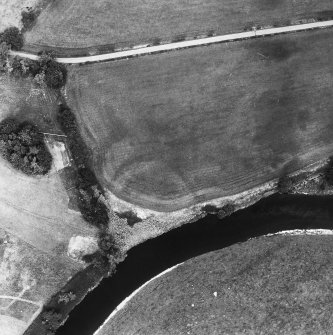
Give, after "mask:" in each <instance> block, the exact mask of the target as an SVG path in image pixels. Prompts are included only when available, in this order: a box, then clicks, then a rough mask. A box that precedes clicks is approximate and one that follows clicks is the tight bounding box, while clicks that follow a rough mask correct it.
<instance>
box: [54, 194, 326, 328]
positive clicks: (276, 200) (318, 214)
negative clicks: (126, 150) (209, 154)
mask: <svg viewBox="0 0 333 335" xmlns="http://www.w3.org/2000/svg"><path fill="white" fill-rule="evenodd" d="M332 204H333V197H331V196H326V197H320V196H295V195H273V196H270V197H268V198H266V199H263V200H261V201H259V202H258V203H256V204H255V205H253V206H251V207H248V208H246V209H243V210H240V211H238V212H236V213H234V214H233V215H231V216H230V217H228V218H225V219H223V220H219V219H218V218H217V217H216V216H213V215H208V216H206V217H205V218H203V219H201V220H199V221H197V222H194V223H189V224H186V225H184V226H182V227H180V228H177V229H174V230H172V231H170V232H168V233H166V234H164V235H162V236H160V237H157V238H155V239H152V240H149V241H147V242H145V243H142V244H141V245H139V246H137V247H135V248H133V249H132V250H130V251H129V252H128V256H127V258H126V260H125V261H124V262H123V263H121V264H119V266H118V268H117V272H116V273H115V274H114V275H113V276H112V277H111V278H107V279H104V280H103V281H102V282H101V284H100V285H99V286H98V287H97V288H96V289H95V290H93V291H92V292H91V293H89V294H88V295H87V296H86V297H85V299H84V300H83V301H82V303H81V304H79V305H78V306H77V307H76V308H75V309H74V311H73V312H72V313H71V314H70V317H69V319H68V320H67V322H66V323H65V325H64V326H62V327H61V328H60V329H59V330H58V331H57V333H56V335H73V334H80V335H92V334H93V333H94V332H95V331H96V330H97V328H98V327H99V326H100V325H101V324H102V323H103V322H104V321H105V319H106V318H107V317H108V316H109V314H110V313H111V312H112V311H113V310H114V309H115V308H116V307H117V305H118V304H119V303H120V302H121V301H122V300H124V299H125V298H126V297H127V296H129V295H130V294H131V293H132V292H133V291H134V290H135V289H137V288H138V287H140V286H141V285H142V284H144V283H145V282H146V281H148V280H149V279H151V278H152V277H154V276H156V275H157V274H159V273H161V272H162V271H164V270H165V269H167V268H170V267H172V266H173V265H175V264H178V263H181V262H184V261H186V260H188V259H190V258H192V257H195V256H198V255H201V254H203V253H206V252H209V251H213V250H217V249H221V248H225V247H227V246H230V245H232V244H234V243H238V242H242V241H246V240H247V239H249V238H251V237H256V236H261V235H266V234H269V233H275V232H278V231H282V230H291V229H310V228H311V229H319V228H322V229H332V228H333V224H332V223H333V221H332V219H333V206H332ZM129 322H130V321H129Z"/></svg>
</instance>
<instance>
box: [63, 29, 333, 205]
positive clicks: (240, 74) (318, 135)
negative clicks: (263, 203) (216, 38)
mask: <svg viewBox="0 0 333 335" xmlns="http://www.w3.org/2000/svg"><path fill="white" fill-rule="evenodd" d="M332 36H333V35H332V31H331V30H319V31H313V32H306V33H298V34H289V35H283V36H276V37H271V38H267V39H264V38H262V39H256V40H248V41H243V42H239V43H229V44H220V45H211V46H209V47H202V48H194V49H188V50H182V51H179V52H178V51H177V52H170V53H165V54H159V55H155V56H147V57H141V58H137V59H131V60H124V61H117V62H109V63H102V64H94V65H87V66H72V67H71V68H70V73H69V82H68V86H67V95H68V100H69V104H70V106H71V107H72V108H73V110H74V112H75V113H76V115H77V118H78V120H79V122H80V125H81V128H82V133H83V136H84V137H85V138H86V141H87V144H88V145H89V146H90V147H91V148H92V149H93V152H94V163H95V170H96V172H97V175H98V177H99V179H100V181H101V182H102V184H103V185H104V186H105V187H106V188H108V189H109V190H111V191H112V192H113V193H115V194H116V195H117V196H118V197H120V198H122V199H125V200H128V201H129V202H132V203H135V204H139V205H141V206H143V207H148V208H152V209H156V210H161V211H171V210H176V209H180V208H183V207H186V206H189V205H192V204H195V203H198V202H202V201H207V200H209V199H213V198H217V197H221V196H226V195H231V194H235V193H239V192H242V191H245V190H247V189H250V188H252V187H255V186H257V185H260V184H262V183H264V182H266V181H269V180H271V179H274V178H276V177H278V176H280V175H281V174H282V173H284V172H287V171H294V170H296V169H298V168H302V167H304V166H306V165H308V164H310V163H313V162H315V161H316V160H319V159H323V158H325V157H327V156H329V155H330V154H332V152H333V135H332V127H333V114H332V109H333V97H332V78H333V72H332V64H331V60H332V57H333V42H332Z"/></svg>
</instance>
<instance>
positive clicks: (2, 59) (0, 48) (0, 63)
mask: <svg viewBox="0 0 333 335" xmlns="http://www.w3.org/2000/svg"><path fill="white" fill-rule="evenodd" d="M9 50H10V47H9V45H8V44H7V43H6V42H2V43H0V71H5V68H6V65H7V61H8V55H9Z"/></svg>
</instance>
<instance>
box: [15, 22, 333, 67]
mask: <svg viewBox="0 0 333 335" xmlns="http://www.w3.org/2000/svg"><path fill="white" fill-rule="evenodd" d="M332 26H333V20H329V21H321V22H314V23H305V24H298V25H293V26H286V27H279V28H268V29H260V30H252V31H246V32H243V33H236V34H228V35H220V36H213V37H205V38H200V39H195V40H189V41H182V42H175V43H169V44H162V45H157V46H149V45H147V46H139V47H134V48H133V49H131V50H123V51H117V52H112V53H106V54H101V55H93V56H85V57H68V58H56V60H57V61H58V62H59V63H63V64H84V63H92V62H102V61H110V60H117V59H124V58H130V57H136V56H141V55H149V54H154V53H160V52H167V51H171V50H178V49H185V48H191V47H195V46H202V45H209V44H215V43H221V42H231V41H237V40H243V39H248V38H257V37H261V36H269V35H279V34H285V33H292V32H298V31H304V30H310V29H318V28H328V27H332ZM11 54H12V55H14V56H20V57H23V58H29V59H33V60H37V59H38V56H37V55H33V54H29V53H25V52H20V51H11Z"/></svg>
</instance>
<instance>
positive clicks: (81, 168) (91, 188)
mask: <svg viewBox="0 0 333 335" xmlns="http://www.w3.org/2000/svg"><path fill="white" fill-rule="evenodd" d="M57 121H58V123H59V125H60V127H61V129H62V131H63V132H64V133H65V134H66V135H67V141H68V146H69V149H70V151H71V154H72V157H73V160H74V163H75V167H76V170H77V171H76V180H75V186H76V190H77V200H78V207H79V209H80V211H81V213H82V216H83V217H84V218H85V220H86V221H88V222H89V223H91V224H93V225H96V226H99V227H107V226H108V222H109V215H108V209H107V207H106V205H105V203H104V201H103V199H104V196H103V190H102V187H101V186H100V185H99V182H98V180H97V178H96V176H95V174H94V172H93V171H92V170H91V169H90V168H89V156H90V152H89V150H88V148H87V147H86V145H85V143H84V141H83V139H82V137H81V134H80V132H79V130H78V125H77V122H76V118H75V116H74V114H73V113H72V111H71V110H70V109H69V108H68V107H67V106H65V105H60V107H59V111H58V114H57Z"/></svg>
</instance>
